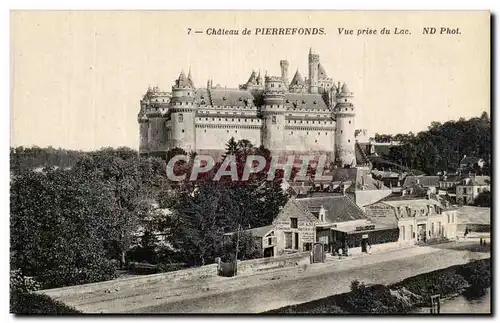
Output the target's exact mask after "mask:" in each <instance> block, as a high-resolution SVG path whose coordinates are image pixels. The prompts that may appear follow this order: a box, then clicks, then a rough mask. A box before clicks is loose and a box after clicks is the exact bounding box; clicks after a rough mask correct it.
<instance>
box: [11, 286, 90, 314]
mask: <svg viewBox="0 0 500 323" xmlns="http://www.w3.org/2000/svg"><path fill="white" fill-rule="evenodd" d="M10 313H14V314H47V315H61V314H80V313H81V312H80V311H78V310H76V309H74V308H72V307H69V306H67V305H65V304H63V303H61V302H59V301H55V300H53V299H52V298H50V297H49V296H47V295H42V294H34V293H27V292H22V291H15V290H14V291H11V293H10Z"/></svg>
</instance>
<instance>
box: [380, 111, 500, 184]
mask: <svg viewBox="0 0 500 323" xmlns="http://www.w3.org/2000/svg"><path fill="white" fill-rule="evenodd" d="M491 138H492V136H491V122H490V118H489V117H488V114H487V113H486V112H484V113H483V114H482V115H481V117H479V118H471V119H469V120H465V119H463V118H461V119H459V120H458V121H448V122H445V123H443V124H441V123H439V122H432V123H431V125H430V126H429V128H428V130H427V131H422V132H419V133H418V134H416V135H415V134H413V133H411V132H410V133H409V134H398V135H395V136H390V135H378V140H379V141H390V140H396V141H400V142H401V146H394V147H391V149H390V152H389V154H388V155H387V156H384V157H386V158H388V159H390V160H392V161H394V162H397V163H399V164H401V165H404V166H406V167H408V168H411V169H419V170H421V171H424V172H425V173H427V174H430V175H435V174H436V173H438V172H442V171H448V170H456V169H457V168H458V167H459V163H460V160H461V159H462V158H463V156H464V155H467V156H476V157H479V158H483V159H484V160H485V161H489V160H490V157H491V153H492V147H491ZM472 166H473V165H472ZM476 172H478V173H480V172H479V170H476ZM483 172H485V173H487V175H489V173H488V172H489V166H488V165H486V167H485V169H484V170H483Z"/></svg>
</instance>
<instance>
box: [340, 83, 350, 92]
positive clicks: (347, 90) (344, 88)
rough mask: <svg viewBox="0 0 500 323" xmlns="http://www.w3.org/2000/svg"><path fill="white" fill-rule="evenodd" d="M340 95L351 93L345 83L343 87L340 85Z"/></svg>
mask: <svg viewBox="0 0 500 323" xmlns="http://www.w3.org/2000/svg"><path fill="white" fill-rule="evenodd" d="M340 93H342V94H350V93H351V91H349V88H348V87H347V83H344V85H342V90H341V91H340Z"/></svg>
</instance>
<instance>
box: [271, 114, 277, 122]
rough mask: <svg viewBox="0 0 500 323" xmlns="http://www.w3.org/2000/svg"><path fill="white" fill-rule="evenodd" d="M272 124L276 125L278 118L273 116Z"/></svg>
mask: <svg viewBox="0 0 500 323" xmlns="http://www.w3.org/2000/svg"><path fill="white" fill-rule="evenodd" d="M271 122H272V123H273V124H276V116H272V117H271Z"/></svg>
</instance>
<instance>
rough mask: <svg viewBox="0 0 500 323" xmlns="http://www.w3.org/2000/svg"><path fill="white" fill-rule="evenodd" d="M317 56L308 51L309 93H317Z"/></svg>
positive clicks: (310, 50)
mask: <svg viewBox="0 0 500 323" xmlns="http://www.w3.org/2000/svg"><path fill="white" fill-rule="evenodd" d="M318 70H319V55H318V54H313V51H312V48H310V49H309V93H318V74H319V71H318Z"/></svg>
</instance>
